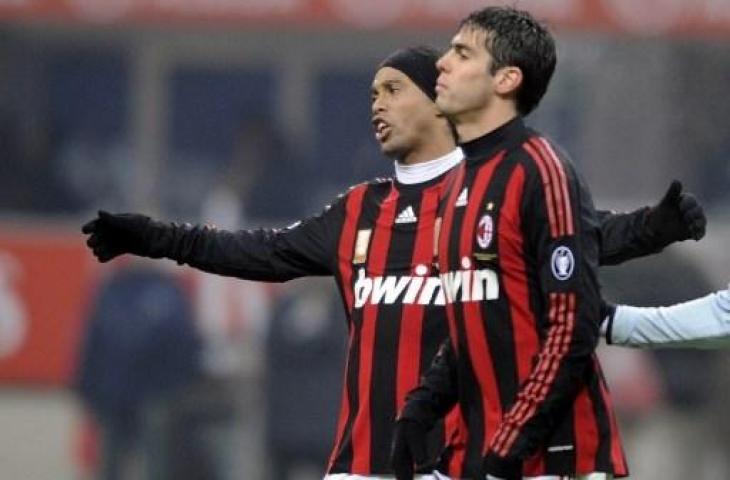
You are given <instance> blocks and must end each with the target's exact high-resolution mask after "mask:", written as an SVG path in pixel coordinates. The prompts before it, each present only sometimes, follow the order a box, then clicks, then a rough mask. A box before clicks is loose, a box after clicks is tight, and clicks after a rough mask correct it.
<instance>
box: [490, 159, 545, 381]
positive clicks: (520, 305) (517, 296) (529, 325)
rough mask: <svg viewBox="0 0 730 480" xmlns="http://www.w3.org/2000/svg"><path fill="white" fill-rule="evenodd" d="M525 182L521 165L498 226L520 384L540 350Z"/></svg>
mask: <svg viewBox="0 0 730 480" xmlns="http://www.w3.org/2000/svg"><path fill="white" fill-rule="evenodd" d="M524 183H525V171H524V169H523V168H522V166H521V165H518V166H517V168H515V171H514V173H512V176H511V177H510V179H509V181H508V183H507V188H506V194H505V197H504V201H503V204H502V208H501V210H500V215H499V229H498V231H499V236H498V241H499V266H500V268H499V270H500V271H501V272H502V283H503V285H504V290H505V294H506V296H507V299H508V301H509V304H510V315H511V317H512V325H513V327H514V337H513V342H514V344H515V353H516V355H517V375H518V378H519V384H522V383H523V382H524V381H525V380H527V378H528V377H529V376H530V372H531V371H532V358H533V357H534V355H535V354H537V352H538V351H539V350H540V339H539V337H538V332H537V325H536V322H535V314H534V313H533V312H532V310H531V309H530V295H529V288H528V285H529V283H528V281H527V267H526V266H525V260H524V250H523V238H522V218H521V217H520V205H521V201H522V192H523V187H524Z"/></svg>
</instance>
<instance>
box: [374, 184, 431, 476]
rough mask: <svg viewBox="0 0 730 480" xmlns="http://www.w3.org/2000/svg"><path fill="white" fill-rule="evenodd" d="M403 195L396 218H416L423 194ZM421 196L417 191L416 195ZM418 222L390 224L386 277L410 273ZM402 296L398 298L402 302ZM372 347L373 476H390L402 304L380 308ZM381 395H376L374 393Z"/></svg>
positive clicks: (401, 194) (397, 206) (405, 193)
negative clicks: (409, 215)
mask: <svg viewBox="0 0 730 480" xmlns="http://www.w3.org/2000/svg"><path fill="white" fill-rule="evenodd" d="M413 193H414V192H411V191H406V192H402V193H400V195H399V197H398V201H397V205H396V210H395V219H397V218H398V215H399V214H400V213H401V212H403V211H404V210H405V209H406V208H408V207H409V206H410V207H411V208H412V209H413V212H414V214H415V215H419V212H420V208H419V207H420V202H421V196H420V194H417V195H414V194H413ZM416 193H418V192H416ZM416 227H417V223H401V224H396V223H394V224H393V225H391V237H390V245H389V246H388V253H387V257H386V266H387V268H386V272H385V275H393V276H396V277H401V276H406V275H409V274H410V271H411V268H410V265H411V258H412V257H413V249H414V242H415V236H416V235H415V234H416V231H417V228H416ZM400 298H402V296H400V297H399V299H400ZM376 308H378V313H377V320H376V322H377V323H376V326H375V344H374V346H373V372H372V382H371V385H372V389H371V394H370V402H371V408H370V419H371V437H370V439H371V450H370V452H371V457H370V468H371V472H372V473H375V474H377V473H390V446H391V443H392V435H393V425H394V423H395V417H396V414H397V412H396V393H397V385H398V364H397V363H398V343H399V340H400V339H399V337H400V327H401V323H400V320H401V315H402V312H403V305H402V303H401V302H400V301H397V302H396V303H394V304H393V305H383V304H381V305H379V306H377V307H376ZM376 390H377V391H378V392H379V393H380V394H377V395H376V394H375V391H376Z"/></svg>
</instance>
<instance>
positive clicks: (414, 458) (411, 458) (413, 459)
mask: <svg viewBox="0 0 730 480" xmlns="http://www.w3.org/2000/svg"><path fill="white" fill-rule="evenodd" d="M426 433H427V429H426V427H425V426H424V425H423V424H421V423H420V422H417V421H415V420H409V419H401V420H398V421H397V422H396V424H395V430H394V432H393V450H392V452H391V463H392V464H393V471H394V472H395V478H396V479H397V480H413V474H414V471H415V470H418V469H419V468H421V467H423V466H424V464H425V463H426V462H427V460H428V454H427V453H426Z"/></svg>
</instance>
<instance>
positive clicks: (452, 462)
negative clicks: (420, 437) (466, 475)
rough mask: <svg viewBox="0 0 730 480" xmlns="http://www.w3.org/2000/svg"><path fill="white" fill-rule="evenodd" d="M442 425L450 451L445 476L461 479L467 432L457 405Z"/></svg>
mask: <svg viewBox="0 0 730 480" xmlns="http://www.w3.org/2000/svg"><path fill="white" fill-rule="evenodd" d="M444 423H445V427H446V428H445V430H446V440H447V441H446V445H447V446H448V447H451V449H452V450H451V452H452V453H451V459H449V465H448V467H447V468H448V471H447V472H446V474H447V475H448V476H449V477H450V478H461V477H462V475H463V467H464V457H465V456H466V444H467V441H468V440H469V431H468V430H467V428H466V421H464V416H463V415H462V413H461V408H460V407H459V405H458V404H457V405H456V406H455V407H454V408H452V409H451V411H450V412H449V413H448V414H447V415H446V421H445V422H444Z"/></svg>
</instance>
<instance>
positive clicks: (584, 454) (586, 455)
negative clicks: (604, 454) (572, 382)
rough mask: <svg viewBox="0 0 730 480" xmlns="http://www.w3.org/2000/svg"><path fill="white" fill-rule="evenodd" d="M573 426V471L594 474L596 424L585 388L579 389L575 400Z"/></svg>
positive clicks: (596, 451)
mask: <svg viewBox="0 0 730 480" xmlns="http://www.w3.org/2000/svg"><path fill="white" fill-rule="evenodd" d="M573 426H574V427H573V428H574V433H573V437H574V438H575V471H576V473H579V474H587V473H590V472H595V471H596V455H597V453H598V423H597V422H596V414H595V412H594V410H593V402H592V401H591V396H590V395H589V393H588V387H587V386H584V387H583V388H582V389H581V391H580V393H578V396H577V397H576V399H575V409H574V412H573Z"/></svg>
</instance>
